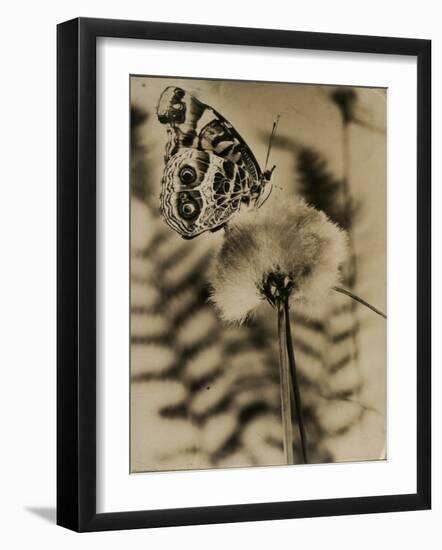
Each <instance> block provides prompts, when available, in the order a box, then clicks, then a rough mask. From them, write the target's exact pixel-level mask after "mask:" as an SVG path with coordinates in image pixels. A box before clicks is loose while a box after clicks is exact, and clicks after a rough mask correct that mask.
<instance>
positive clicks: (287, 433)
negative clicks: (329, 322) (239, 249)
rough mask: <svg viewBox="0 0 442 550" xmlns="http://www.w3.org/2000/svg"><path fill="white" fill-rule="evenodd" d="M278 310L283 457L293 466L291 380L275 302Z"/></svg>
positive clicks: (281, 314)
mask: <svg viewBox="0 0 442 550" xmlns="http://www.w3.org/2000/svg"><path fill="white" fill-rule="evenodd" d="M277 310H278V342H279V372H280V384H279V385H280V392H281V417H282V432H283V447H284V455H285V459H286V462H287V464H294V456H293V419H292V404H291V380H290V370H289V363H288V357H287V351H286V336H285V324H284V316H285V314H284V307H283V305H282V303H281V301H280V300H278V301H277Z"/></svg>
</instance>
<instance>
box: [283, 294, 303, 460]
mask: <svg viewBox="0 0 442 550" xmlns="http://www.w3.org/2000/svg"><path fill="white" fill-rule="evenodd" d="M283 305H284V316H285V329H286V330H285V336H286V345H287V356H288V360H289V365H290V371H291V376H292V382H293V394H294V401H295V411H296V418H297V420H298V428H299V435H300V438H301V451H302V458H303V460H304V464H308V460H307V442H306V437H305V428H304V418H303V415H302V403H301V392H300V390H299V381H298V374H297V369H296V361H295V352H294V349H293V340H292V329H291V325H290V311H289V309H290V308H289V296H286V297H285V298H284V304H283Z"/></svg>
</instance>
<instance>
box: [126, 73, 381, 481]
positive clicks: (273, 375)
mask: <svg viewBox="0 0 442 550" xmlns="http://www.w3.org/2000/svg"><path fill="white" fill-rule="evenodd" d="M169 85H177V86H181V87H183V88H184V89H186V90H187V91H188V92H190V93H192V94H194V95H195V96H196V97H197V98H198V99H200V100H201V101H203V102H204V103H206V104H208V105H211V106H213V107H214V108H215V109H216V110H217V111H219V112H221V113H222V114H223V116H224V117H225V118H227V119H228V120H229V121H230V122H231V123H232V124H233V125H234V126H235V128H236V129H237V130H238V132H239V133H240V134H241V135H242V137H243V138H244V139H245V141H246V142H247V143H248V145H249V146H250V148H251V149H252V151H253V152H254V154H255V156H256V157H257V159H258V162H260V164H261V166H263V164H264V160H265V154H266V150H267V144H268V139H269V134H270V130H271V127H272V124H273V121H274V119H275V117H276V115H277V114H280V116H281V119H280V123H279V126H278V130H277V136H276V138H275V140H274V146H273V149H272V153H271V159H270V164H276V166H277V167H276V169H275V172H274V175H273V178H272V181H273V182H274V190H273V193H272V195H271V197H270V199H269V201H268V202H267V203H266V205H265V208H271V206H272V203H273V202H274V201H290V200H293V199H294V198H295V197H299V196H302V197H304V198H305V199H306V200H307V201H308V202H309V203H310V204H312V205H314V206H316V207H317V208H320V209H322V210H324V211H325V212H326V213H327V214H328V216H329V217H330V218H331V219H332V220H333V221H335V222H336V223H338V224H340V225H341V226H342V227H344V228H345V229H347V230H348V231H349V232H350V234H351V239H350V242H351V249H352V250H351V251H352V255H351V258H350V260H349V262H348V265H346V266H344V283H345V285H344V286H346V287H347V288H351V289H352V290H353V291H354V292H356V293H357V294H359V295H361V296H362V297H364V298H365V299H366V300H368V301H369V302H371V303H372V304H373V305H375V306H376V307H379V308H380V309H382V310H384V311H385V310H386V91H385V90H383V89H368V88H347V87H345V88H336V87H327V86H314V85H294V84H272V83H253V82H234V81H208V80H191V79H177V78H171V79H166V78H151V77H142V76H136V77H135V76H134V77H132V78H131V448H130V453H131V471H132V472H143V471H153V470H185V469H195V468H199V469H200V468H213V467H219V468H226V467H240V466H241V467H244V466H264V465H278V464H283V463H284V457H283V452H282V439H281V436H282V431H281V420H280V404H279V374H278V352H277V347H276V346H277V338H276V320H275V316H274V314H273V313H272V312H271V309H270V306H268V305H263V306H262V308H261V311H260V312H259V313H258V315H257V317H256V318H254V319H253V321H250V322H248V323H246V324H245V325H243V326H241V327H237V326H227V325H226V324H224V323H222V322H221V321H220V320H219V318H218V316H217V314H216V311H215V310H214V309H213V306H211V305H210V304H208V303H207V298H208V291H209V289H208V284H207V270H208V268H209V265H210V260H211V257H212V255H213V252H214V251H215V250H216V248H217V247H218V246H219V243H220V240H221V239H222V232H220V233H216V234H210V233H209V234H204V235H202V236H200V237H198V238H196V239H194V240H191V241H185V240H183V239H182V238H181V237H180V236H179V235H177V234H176V233H174V232H173V231H172V230H171V229H170V228H169V227H168V226H167V225H166V224H165V223H164V221H163V220H162V218H161V216H160V214H159V190H160V184H161V177H162V171H163V168H164V160H163V157H164V148H165V144H166V131H165V127H164V126H163V125H161V124H160V123H159V122H158V120H157V118H156V114H155V109H156V104H157V101H158V98H159V95H160V94H161V92H162V91H163V89H164V88H165V87H166V86H169ZM349 205H350V206H349ZM269 313H270V314H269ZM292 325H293V333H294V343H295V351H296V356H297V361H298V363H299V370H300V378H301V392H302V398H303V407H304V417H305V422H306V432H307V440H308V444H309V457H310V462H316V463H321V462H340V461H356V460H357V461H359V460H376V459H383V458H386V425H387V423H386V323H385V321H384V320H383V319H381V318H380V317H378V316H376V315H375V314H373V313H372V312H371V311H369V310H367V309H366V308H364V307H362V306H359V305H356V304H355V302H353V301H351V300H349V299H348V298H346V297H344V296H340V295H336V297H332V298H331V299H330V301H329V302H328V303H325V304H323V307H322V308H321V310H320V311H317V312H315V315H314V317H310V318H308V317H306V316H305V315H303V312H302V311H297V312H295V313H294V315H293V318H292ZM295 458H296V457H295ZM297 458H298V459H299V461H300V457H299V455H297Z"/></svg>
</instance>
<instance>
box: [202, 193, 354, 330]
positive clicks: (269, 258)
mask: <svg viewBox="0 0 442 550" xmlns="http://www.w3.org/2000/svg"><path fill="white" fill-rule="evenodd" d="M269 206H270V205H269ZM346 256H347V237H346V234H345V232H344V231H342V230H341V229H339V228H338V227H337V226H336V225H335V224H333V223H332V222H331V221H330V220H329V219H328V218H327V216H326V215H325V214H324V212H322V211H319V210H316V209H315V208H313V207H311V206H308V205H307V204H306V203H305V202H304V201H302V200H297V201H294V202H293V203H292V204H284V205H276V204H272V206H271V208H270V207H269V208H263V209H260V210H255V211H252V212H247V213H244V214H241V215H239V216H238V217H237V218H236V219H235V220H234V221H233V222H232V223H231V224H230V226H229V229H228V230H227V232H226V236H225V239H224V242H223V244H222V246H221V248H220V250H219V251H218V253H217V255H216V257H215V259H214V262H213V265H212V269H211V277H210V278H211V285H212V288H213V293H212V301H213V302H214V303H215V305H216V307H217V309H218V310H219V312H220V314H221V316H222V317H223V319H225V320H226V321H240V322H242V321H244V320H245V319H246V318H247V317H248V316H249V315H250V314H251V313H253V312H254V311H255V310H256V309H257V308H258V306H259V305H260V304H261V303H262V302H263V301H266V300H269V288H270V287H269V285H271V284H272V281H274V280H275V277H276V278H279V279H278V280H280V281H282V282H283V285H285V286H286V288H287V289H288V291H289V293H290V304H291V305H292V306H294V307H295V305H296V302H298V303H302V304H307V305H308V304H311V305H312V306H315V305H316V304H317V303H318V302H321V301H322V300H324V299H326V295H327V293H328V292H329V290H330V288H331V287H332V286H334V285H336V284H337V283H338V281H339V267H340V265H341V264H342V263H343V262H344V260H345V259H346Z"/></svg>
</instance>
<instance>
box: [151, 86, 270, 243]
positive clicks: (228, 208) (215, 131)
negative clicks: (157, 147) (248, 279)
mask: <svg viewBox="0 0 442 550" xmlns="http://www.w3.org/2000/svg"><path fill="white" fill-rule="evenodd" d="M157 115H158V120H159V121H160V122H161V123H162V124H165V125H166V127H167V132H168V143H167V145H166V154H165V163H166V165H165V168H164V173H163V179H162V183H161V197H160V205H161V212H162V214H163V217H164V219H165V221H166V223H167V224H168V225H169V226H170V227H171V228H172V229H174V230H175V231H177V232H178V233H179V234H180V235H181V236H182V237H184V238H188V239H191V238H193V237H196V236H198V235H200V234H201V233H204V232H205V231H216V230H218V229H220V228H221V227H223V226H224V225H225V224H226V223H228V221H229V220H230V219H231V218H232V217H233V216H234V215H235V214H236V213H238V212H239V210H240V209H242V208H258V207H259V206H261V205H262V204H263V202H264V201H265V200H266V199H267V197H268V196H269V194H270V191H271V186H270V176H271V171H269V172H265V173H262V171H261V169H260V167H259V164H258V162H257V161H256V158H255V156H254V155H253V153H252V152H251V150H250V149H249V147H248V146H247V144H246V143H245V142H244V140H243V139H242V137H241V136H240V135H239V134H238V132H237V131H236V130H235V129H234V127H233V126H232V125H231V124H230V123H229V122H228V121H227V120H226V119H225V118H224V117H223V116H222V115H220V114H219V113H218V112H217V111H215V110H214V109H213V108H212V107H209V106H208V105H205V104H204V103H202V102H201V101H199V100H198V99H196V98H195V97H194V96H192V95H190V94H188V93H187V92H185V91H184V90H183V89H182V88H178V87H174V86H170V87H168V88H166V89H165V90H164V92H163V93H162V94H161V96H160V99H159V102H158V107H157Z"/></svg>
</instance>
